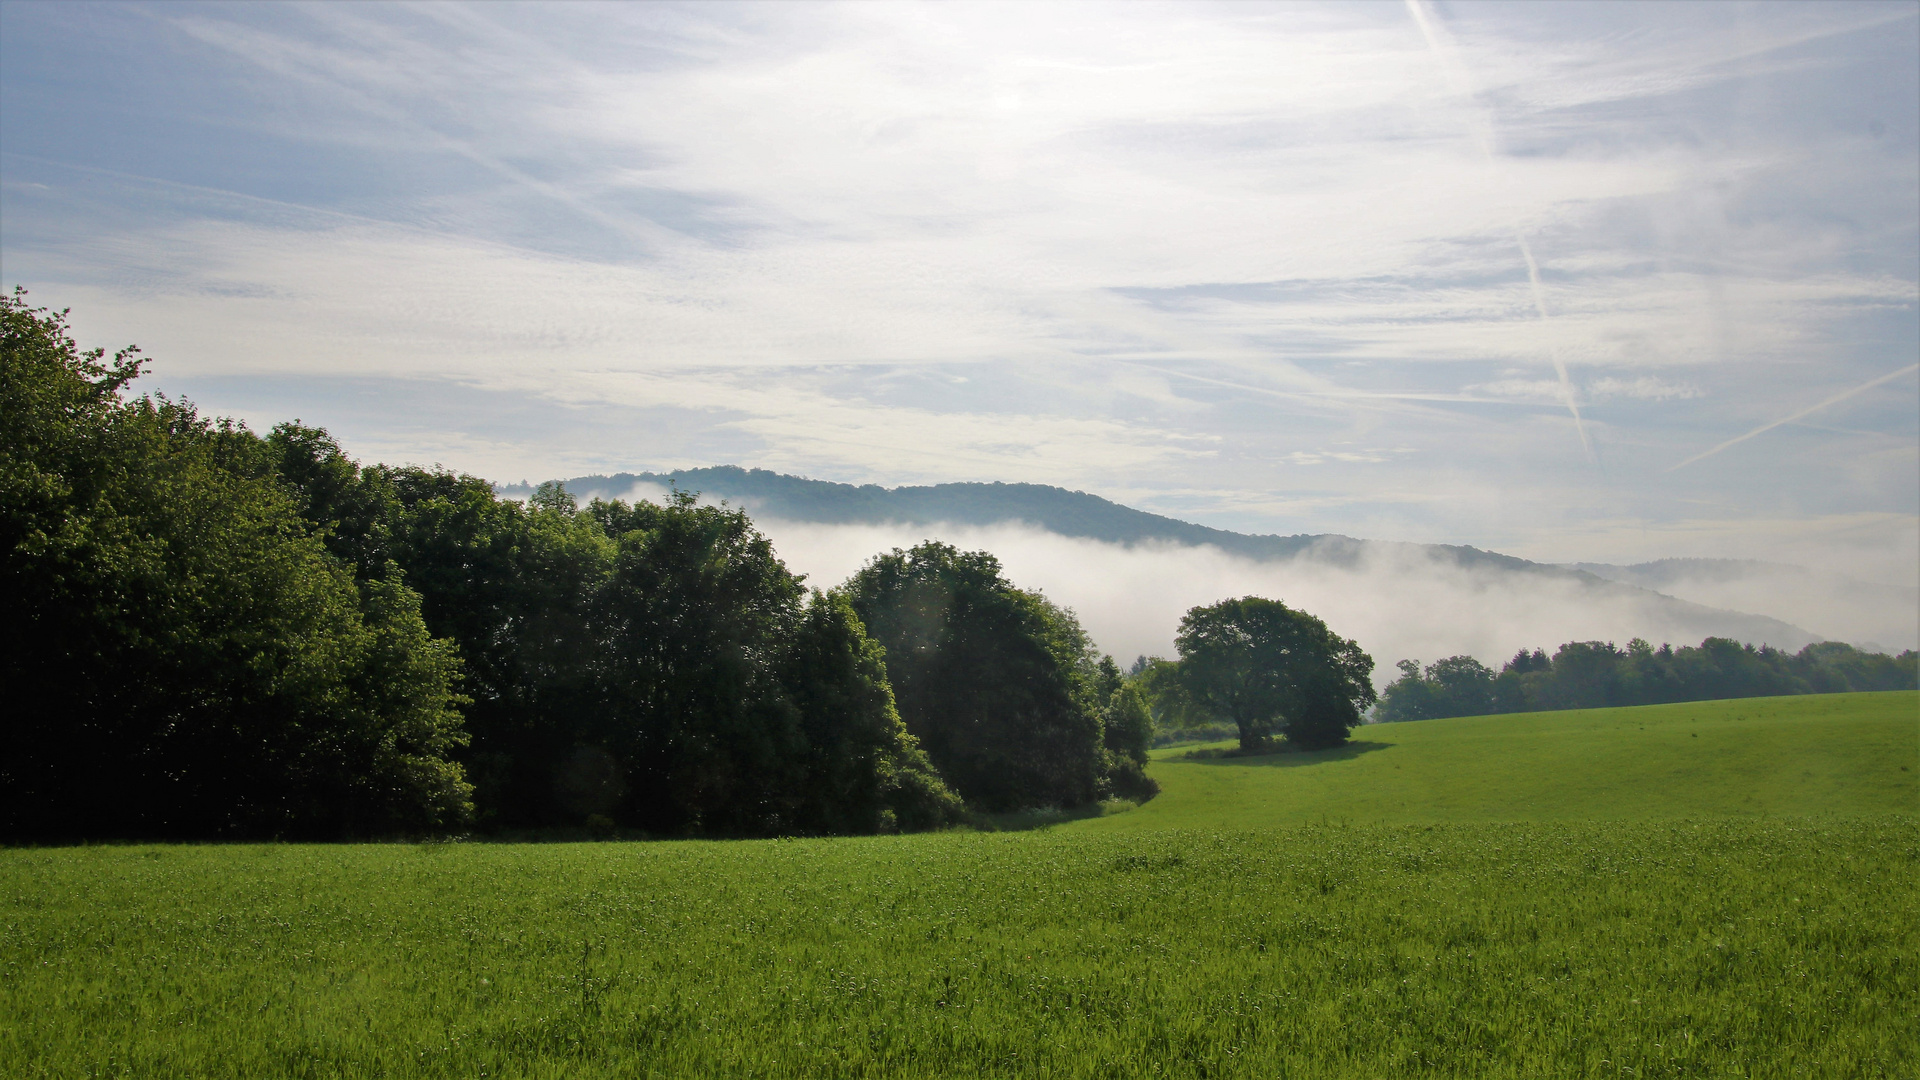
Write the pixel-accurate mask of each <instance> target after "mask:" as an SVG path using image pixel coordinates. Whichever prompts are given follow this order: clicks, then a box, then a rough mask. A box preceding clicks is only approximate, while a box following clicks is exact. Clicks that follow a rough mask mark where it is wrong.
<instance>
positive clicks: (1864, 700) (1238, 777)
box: [1072, 691, 1920, 832]
mask: <svg viewBox="0 0 1920 1080" xmlns="http://www.w3.org/2000/svg"><path fill="white" fill-rule="evenodd" d="M1917 734H1920V694H1916V693H1915V692H1913V691H1896V692H1891V693H1879V694H1824V695H1810V696H1804V697H1776V698H1745V699H1741V700H1735V701H1701V702H1686V703H1682V704H1677V705H1644V706H1637V707H1634V708H1625V709H1582V710H1576V711H1570V712H1550V713H1516V714H1513V715H1508V716H1475V717H1460V718H1455V719H1451V720H1425V721H1421V722H1419V723H1410V724H1374V725H1370V726H1366V727H1361V728H1357V729H1355V731H1354V738H1355V742H1354V743H1353V744H1352V745H1349V746H1347V747H1343V748H1341V749H1339V750H1332V751H1326V752H1323V753H1315V754H1274V755H1270V756H1266V757H1256V758H1212V759H1206V760H1193V759H1191V758H1189V757H1188V756H1187V755H1189V754H1190V753H1191V750H1190V749H1183V748H1173V749H1167V750H1160V751H1157V752H1156V753H1155V758H1156V760H1155V761H1154V763H1153V765H1152V767H1151V769H1150V770H1149V772H1150V774H1151V775H1152V776H1153V777H1154V778H1155V779H1157V780H1159V781H1160V784H1161V787H1162V788H1163V792H1164V793H1163V794H1162V795H1161V796H1160V797H1159V798H1157V799H1154V800H1153V801H1152V802H1149V803H1147V804H1146V805H1144V806H1142V807H1140V808H1139V809H1137V810H1132V811H1128V812H1126V813H1123V814H1117V815H1113V816H1110V817H1105V818H1098V819H1092V820H1087V821H1082V822H1076V823H1074V824H1073V826H1072V827H1073V828H1076V829H1094V830H1119V831H1126V832H1131V831H1144V830H1159V829H1174V828H1256V827H1273V826H1284V825H1298V824H1306V823H1313V822H1352V823H1378V824H1405V823H1424V822H1475V821H1567V820H1632V819H1659V818H1717V817H1736V818H1738V817H1756V818H1760V817H1783V816H1796V815H1871V814H1889V813H1897V814H1912V813H1915V812H1916V811H1920V786H1916V785H1917V784H1920V747H1917V746H1916V738H1915V737H1916V735H1917ZM1219 745H1222V746H1225V745H1227V744H1224V743H1223V744H1219Z"/></svg>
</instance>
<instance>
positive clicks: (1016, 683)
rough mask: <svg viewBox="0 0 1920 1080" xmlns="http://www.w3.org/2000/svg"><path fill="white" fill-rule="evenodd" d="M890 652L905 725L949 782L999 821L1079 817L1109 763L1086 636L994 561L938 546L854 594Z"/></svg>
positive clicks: (895, 564)
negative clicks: (1037, 809)
mask: <svg viewBox="0 0 1920 1080" xmlns="http://www.w3.org/2000/svg"><path fill="white" fill-rule="evenodd" d="M848 592H849V595H850V598H851V600H852V603H853V607H854V610H855V611H857V612H858V613H859V615H860V618H861V620H862V621H863V622H864V623H865V624H866V627H867V630H868V632H869V633H871V634H872V635H873V636H874V637H875V638H876V639H878V640H879V641H880V643H881V644H882V645H884V646H885V648H886V664H887V672H888V674H889V676H891V678H892V681H893V688H894V694H895V695H896V697H897V699H898V701H899V708H900V715H901V716H902V717H903V718H904V719H905V721H906V724H907V728H908V730H910V731H911V732H912V733H913V735H914V736H915V737H916V738H917V739H919V741H920V744H921V745H922V746H924V747H925V748H926V752H927V755H928V757H930V758H931V759H932V761H933V763H934V765H935V766H936V767H937V768H938V769H939V770H940V774H941V775H942V776H943V777H945V778H946V780H947V781H948V783H950V784H952V785H953V787H954V789H955V790H957V791H958V792H959V793H960V794H961V796H963V797H964V798H965V799H966V800H967V801H968V802H969V803H970V804H972V805H974V806H976V807H978V808H980V809H983V810H989V811H1000V810H1013V809H1019V808H1023V807H1034V806H1075V805H1080V804H1083V803H1087V802H1090V801H1092V800H1093V799H1095V798H1097V797H1099V796H1100V795H1101V794H1102V793H1103V788H1104V783H1103V782H1104V781H1105V779H1106V773H1107V771H1108V764H1109V758H1108V755H1107V753H1106V750H1105V747H1104V742H1105V730H1104V724H1103V722H1102V717H1101V716H1100V715H1099V712H1098V704H1099V703H1098V702H1096V701H1095V697H1096V693H1095V690H1094V687H1093V685H1092V683H1091V679H1092V675H1093V671H1092V667H1093V660H1092V657H1091V650H1090V649H1089V647H1088V643H1087V639H1086V635H1085V633H1084V632H1082V631H1081V630H1080V627H1079V624H1078V623H1077V622H1075V621H1074V620H1073V619H1072V617H1071V615H1070V614H1069V613H1067V612H1064V611H1061V610H1060V609H1059V608H1057V607H1055V606H1054V605H1052V604H1050V603H1048V602H1047V601H1046V599H1045V598H1044V597H1041V596H1039V595H1037V594H1035V593H1029V592H1025V591H1022V590H1020V589H1017V588H1015V587H1014V586H1013V585H1012V584H1010V583H1009V582H1008V581H1007V580H1006V578H1005V577H1003V576H1002V575H1001V572H1000V563H999V561H998V560H997V559H995V558H994V557H993V556H992V555H989V554H987V553H986V552H983V551H973V552H963V551H960V550H958V549H956V548H954V547H953V546H952V545H949V544H943V543H939V542H937V541H929V542H927V543H924V544H921V545H919V546H917V547H915V548H913V549H912V550H911V551H901V550H898V549H896V550H894V551H892V552H890V553H888V554H884V555H880V556H877V557H875V558H874V559H873V560H872V561H871V562H869V563H868V564H867V565H866V567H865V568H864V569H862V570H861V571H860V572H859V573H858V574H856V575H854V578H853V580H852V581H851V582H849V584H848Z"/></svg>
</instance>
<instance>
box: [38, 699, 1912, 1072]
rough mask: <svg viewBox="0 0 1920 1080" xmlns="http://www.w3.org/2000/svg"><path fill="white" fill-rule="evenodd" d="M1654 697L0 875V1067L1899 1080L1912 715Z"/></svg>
mask: <svg viewBox="0 0 1920 1080" xmlns="http://www.w3.org/2000/svg"><path fill="white" fill-rule="evenodd" d="M1795 702H1805V703H1807V704H1806V705H1805V707H1803V708H1799V709H1796V707H1795V704H1794V703H1795ZM1681 708H1685V707H1681ZM1693 708H1694V709H1695V710H1696V712H1695V713H1694V715H1693V716H1692V717H1690V718H1688V720H1689V721H1690V722H1692V723H1694V724H1696V725H1701V726H1700V727H1699V730H1698V731H1697V732H1696V731H1693V730H1690V729H1687V728H1685V727H1683V726H1681V721H1680V720H1679V719H1678V718H1670V719H1668V720H1664V721H1662V720H1656V719H1652V717H1653V716H1654V714H1653V713H1652V712H1650V711H1648V712H1645V713H1644V714H1641V712H1640V711H1620V712H1616V713H1615V714H1614V715H1613V716H1611V717H1608V716H1605V715H1603V714H1585V715H1584V718H1583V716H1582V714H1561V715H1559V716H1550V715H1545V714H1534V715H1532V716H1526V717H1514V718H1504V719H1500V720H1497V721H1496V720H1481V719H1476V720H1455V721H1429V722H1426V723H1424V724H1407V725H1395V726H1393V727H1391V728H1369V729H1365V730H1363V731H1362V732H1361V736H1362V738H1363V739H1365V740H1366V741H1368V742H1378V743H1383V744H1384V745H1385V748H1384V749H1379V750H1365V751H1363V752H1360V753H1357V754H1351V755H1347V756H1344V757H1343V756H1339V755H1334V756H1332V757H1329V758H1323V759H1321V760H1319V761H1306V760H1302V761H1299V762H1298V763H1289V764H1284V765H1282V764H1268V765H1264V766H1263V765H1259V764H1256V763H1254V762H1252V761H1242V762H1232V761H1228V762H1178V761H1162V762H1159V763H1157V764H1156V766H1155V775H1157V776H1159V777H1160V779H1161V781H1162V783H1163V784H1164V785H1165V787H1166V792H1165V794H1163V795H1162V796H1161V798H1160V799H1157V800H1155V801H1154V802H1151V803H1149V804H1147V805H1146V806H1143V807H1141V808H1139V809H1136V810H1132V811H1129V812H1126V813H1121V814H1115V815H1111V816H1107V817H1102V818H1097V819H1089V820H1084V821H1078V822H1072V823H1069V824H1065V825H1061V826H1059V827H1056V828H1051V829H1045V830H1039V831H1032V832H1024V833H950V834H940V835H930V836H914V837H875V838H864V839H854V840H793V841H756V842H735V843H726V842H675V843H650V844H627V843H605V844H553V845H507V844H480V843H472V844H422V845H407V844H385V845H378V844H374V845H353V846H346V845H343V846H308V845H261V846H188V845H181V846H159V847H131V846H129V847H87V848H67V849H16V850H8V851H0V1063H4V1064H0V1072H4V1073H5V1074H7V1075H10V1076H13V1075H17V1076H221V1077H227V1076H232V1077H249V1076H259V1077H280V1076H296V1077H297V1076H314V1077H320V1076H327V1077H333V1076H366V1077H375V1076H382V1077H410V1076H461V1077H477V1076H495V1077H497V1076H509V1077H511V1076H551V1077H561V1076H568V1077H573V1076H609V1077H611V1076H661V1077H668V1076H671V1077H691V1076H706V1075H737V1076H916V1075H938V1076H1035V1077H1039V1076H1050V1077H1066V1076H1086V1077H1134V1076H1140V1077H1154V1076H1182V1077H1184V1076H1193V1077H1200V1076H1208V1077H1213V1076H1248V1077H1256V1076H1257V1077H1274V1076H1300V1077H1323V1076H1324V1077H1380V1076H1386V1077H1390V1076H1488V1077H1507V1076H1512V1077H1541V1076H1596V1077H1598V1076H1606V1077H1618V1076H1633V1077H1651V1076H1889V1077H1894V1076H1900V1077H1910V1076H1913V1075H1915V1074H1916V1072H1920V1035H1916V1029H1915V1025H1914V1024H1913V1021H1912V1017H1913V1016H1914V1015H1917V1014H1920V884H1916V883H1917V882H1920V818H1917V816H1916V814H1915V813H1914V806H1913V796H1912V793H1913V790H1914V789H1913V787H1912V785H1911V781H1908V780H1903V779H1901V777H1906V776H1911V775H1912V771H1913V770H1914V769H1916V768H1920V760H1917V759H1920V699H1916V696H1915V695H1913V694H1907V695H1894V696H1888V695H1862V696H1858V697H1857V698H1855V699H1854V701H1853V702H1852V703H1851V704H1850V703H1849V702H1848V701H1845V700H1839V699H1831V698H1829V699H1817V698H1803V699H1786V700H1780V701H1770V702H1735V703H1722V704H1716V705H1713V706H1710V707H1709V706H1694V707H1693ZM1728 708H1731V709H1732V710H1733V715H1732V716H1728V717H1723V718H1722V719H1720V720H1719V721H1718V723H1719V724H1720V726H1721V727H1722V728H1724V729H1725V730H1726V732H1727V734H1725V735H1724V736H1716V737H1710V735H1709V731H1708V727H1707V725H1708V721H1707V720H1705V719H1702V718H1703V717H1707V716H1710V715H1717V713H1716V712H1714V710H1723V709H1728ZM1742 708H1745V709H1746V710H1747V711H1745V712H1742V711H1741V709H1742ZM1762 710H1764V712H1763V711H1762ZM1740 716H1745V717H1746V719H1738V718H1737V717H1740ZM1796 717H1797V719H1796ZM1876 717H1878V718H1879V719H1875V718H1876ZM1643 723H1644V727H1645V730H1644V731H1642V730H1641V727H1642V724H1643ZM1902 723H1904V725H1905V727H1904V728H1902V727H1901V726H1900V725H1901V724H1902ZM1498 724H1508V725H1512V726H1515V727H1516V728H1517V727H1520V726H1524V725H1535V726H1534V728H1533V729H1532V730H1530V731H1528V732H1526V733H1524V735H1525V736H1526V737H1523V733H1521V732H1518V731H1516V732H1515V733H1514V738H1512V739H1510V740H1505V741H1503V740H1501V739H1500V738H1498V737H1497V736H1498V734H1499V733H1498V731H1497V730H1495V728H1497V725H1498ZM1609 725H1611V726H1609ZM1796 725H1798V726H1797V728H1796ZM1449 728H1451V729H1452V730H1453V731H1454V732H1455V735H1454V736H1453V737H1451V738H1450V737H1449V735H1448V731H1449ZM1796 731H1797V732H1798V734H1795V732H1796ZM1740 732H1750V733H1752V739H1753V740H1754V741H1757V742H1762V743H1764V744H1765V745H1770V746H1773V747H1775V748H1776V749H1777V751H1778V753H1771V754H1770V753H1768V752H1763V751H1753V752H1748V750H1746V749H1744V743H1743V742H1742V741H1741V737H1740V735H1739V734H1738V733H1740ZM1903 732H1904V734H1903ZM1696 734H1697V736H1698V738H1697V739H1696V738H1695V735H1696ZM1528 738H1531V739H1533V740H1535V741H1537V742H1538V744H1539V745H1535V746H1532V747H1531V748H1529V744H1528ZM1716 739H1717V740H1718V741H1716ZM1680 740H1685V741H1684V742H1682V741H1680ZM1876 740H1879V741H1876ZM1636 741H1637V742H1638V744H1639V745H1638V751H1637V752H1635V748H1634V745H1633V744H1634V743H1635V742H1636ZM1696 746H1698V749H1696ZM1822 746H1824V747H1826V749H1820V747H1822ZM1848 746H1855V747H1856V749H1855V750H1848V749H1846V747H1848ZM1876 747H1877V748H1878V749H1876ZM1175 753H1178V751H1175ZM1701 754H1706V755H1709V756H1707V757H1705V758H1704V762H1703V761H1691V760H1676V759H1687V758H1693V757H1696V756H1698V755H1701ZM1306 757H1308V756H1306V755H1301V756H1300V758H1302V759H1304V758H1306ZM1515 759H1518V760H1517V761H1516V760H1515ZM1554 762H1558V763H1559V765H1558V766H1556V765H1554V764H1552V763H1554ZM1714 762H1718V763H1719V764H1718V765H1714V764H1713V763H1714ZM1848 762H1854V763H1856V764H1858V765H1860V766H1861V767H1862V768H1861V771H1859V772H1858V774H1857V778H1854V779H1850V776H1852V775H1853V774H1850V773H1849V772H1848V770H1849V769H1850V768H1852V766H1850V765H1848V764H1847V763H1848ZM1887 762H1891V764H1890V765H1887V764H1886V763H1887ZM1395 764H1397V765H1398V766H1399V768H1398V769H1395V768H1394V767H1393V766H1394V765H1395ZM1901 765H1906V766H1907V767H1908V772H1906V773H1901V772H1900V766H1901ZM1561 766H1577V767H1579V769H1580V770H1581V776H1580V778H1577V779H1575V778H1569V779H1565V780H1563V781H1562V782H1560V783H1555V782H1554V778H1553V777H1552V776H1550V775H1543V774H1544V773H1549V772H1551V771H1552V770H1553V769H1554V768H1558V767H1561ZM1884 768H1890V769H1891V770H1892V772H1893V774H1895V775H1892V776H1882V771H1884ZM1608 770H1614V773H1613V775H1614V776H1615V778H1616V780H1615V784H1614V789H1613V795H1612V796H1611V797H1610V798H1609V797H1607V796H1606V795H1605V794H1604V793H1603V792H1602V790H1601V786H1600V785H1602V782H1603V779H1604V777H1605V776H1606V775H1607V774H1608ZM1621 770H1625V771H1621ZM1636 770H1637V771H1636ZM1688 770H1694V771H1688ZM1395 773H1400V774H1407V775H1404V776H1401V777H1399V778H1396V777H1394V775H1393V774H1395ZM1803 774H1811V775H1803ZM1676 776H1686V777H1688V778H1689V780H1688V783H1689V785H1690V786H1691V787H1693V788H1696V789H1699V791H1696V792H1694V793H1692V794H1686V793H1675V792H1673V791H1671V790H1666V793H1665V794H1660V795H1658V796H1657V797H1656V796H1654V795H1646V794H1645V789H1647V788H1649V787H1650V786H1654V782H1655V781H1661V782H1663V783H1664V782H1665V781H1667V780H1668V779H1670V778H1673V777H1676ZM1501 784H1507V785H1518V786H1519V787H1520V788H1521V789H1522V790H1523V791H1525V792H1531V794H1528V795H1525V796H1524V797H1522V796H1521V795H1516V794H1513V793H1512V792H1508V793H1504V794H1503V793H1502V792H1500V791H1499V790H1495V789H1497V788H1499V786H1500V785H1501ZM1903 784H1904V785H1905V786H1902V785H1903ZM1316 785H1317V786H1316ZM1663 790H1664V789H1663ZM1710 791H1717V792H1719V793H1720V794H1719V795H1718V796H1715V797H1711V798H1710V797H1709V796H1708V795H1705V794H1701V793H1700V792H1710ZM1822 792H1824V795H1821V794H1820V793H1822ZM1747 795H1753V797H1754V798H1755V799H1756V800H1757V803H1754V804H1750V803H1748V802H1746V801H1745V798H1746V796H1747ZM1821 799H1825V800H1826V802H1824V803H1822V802H1821ZM1316 802H1318V803H1321V804H1323V805H1326V806H1329V807H1331V808H1332V809H1329V810H1327V811H1325V812H1324V813H1322V812H1320V811H1316V810H1315V808H1314V804H1315V803H1316ZM1763 813H1764V814H1765V815H1766V816H1764V817H1763V816H1761V815H1762V814H1763ZM1674 814H1677V815H1682V816H1681V817H1668V816H1667V815H1674ZM1582 816H1586V817H1588V818H1591V819H1592V820H1574V819H1577V818H1580V817H1582ZM1323 817H1324V819H1325V821H1324V823H1321V822H1320V820H1319V819H1320V818H1323ZM1662 818H1665V819H1664V820H1662ZM1347 822H1352V823H1354V824H1343V823H1347ZM1383 822H1384V823H1383Z"/></svg>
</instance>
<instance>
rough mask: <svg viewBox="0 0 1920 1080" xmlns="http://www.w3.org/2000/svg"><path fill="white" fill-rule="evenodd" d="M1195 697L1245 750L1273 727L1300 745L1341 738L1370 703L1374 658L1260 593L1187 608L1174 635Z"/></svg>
mask: <svg viewBox="0 0 1920 1080" xmlns="http://www.w3.org/2000/svg"><path fill="white" fill-rule="evenodd" d="M1175 643H1176V645H1177V646H1178V648H1179V650H1180V674H1181V680H1182V682H1183V683H1184V684H1185V685H1186V688H1187V691H1188V693H1189V694H1190V695H1191V696H1192V698H1193V700H1194V701H1195V702H1196V703H1197V704H1199V705H1201V706H1202V707H1203V708H1206V709H1207V710H1209V711H1211V712H1212V713H1214V714H1215V715H1217V716H1220V717H1222V718H1224V719H1226V720H1229V721H1231V722H1232V723H1233V724H1234V726H1235V727H1236V728H1237V729H1238V731H1239V734H1240V748H1241V751H1242V752H1245V753H1251V752H1254V751H1256V750H1258V749H1260V748H1261V747H1262V746H1263V745H1264V744H1265V742H1266V740H1267V739H1268V738H1269V737H1270V736H1271V735H1272V734H1273V732H1274V730H1275V728H1276V727H1277V728H1278V729H1279V730H1280V732H1281V733H1282V734H1284V735H1285V736H1286V738H1287V741H1288V742H1289V743H1291V744H1292V745H1294V746H1298V747H1300V748H1302V749H1308V750H1316V749H1322V748H1325V747H1330V746H1338V745H1340V744H1341V743H1343V742H1345V741H1346V739H1347V733H1348V732H1350V731H1352V730H1353V727H1354V725H1356V724H1358V723H1359V722H1360V713H1361V710H1363V709H1365V708H1366V707H1368V706H1369V705H1371V704H1373V701H1374V691H1373V683H1372V682H1371V680H1370V676H1371V675H1372V672H1373V658H1372V657H1370V656H1368V655H1367V654H1366V653H1365V652H1363V651H1362V650H1361V648H1360V646H1359V645H1358V644H1357V643H1356V642H1353V641H1350V640H1348V639H1346V638H1342V637H1340V636H1339V635H1337V634H1335V633H1334V632H1333V631H1331V630H1329V629H1328V628H1327V624H1326V623H1324V622H1321V621H1320V620H1319V619H1317V618H1315V617H1313V616H1312V615H1309V614H1307V613H1306V612H1304V611H1299V610H1296V609H1294V608H1290V607H1288V606H1287V605H1286V604H1284V603H1281V602H1280V601H1278V600H1267V599H1263V598H1261V597H1257V596H1248V597H1243V598H1241V599H1238V600H1222V601H1221V602H1219V603H1217V604H1213V605H1211V606H1208V607H1196V608H1193V609H1191V610H1189V611H1188V612H1187V614H1186V616H1185V617H1184V618H1182V619H1181V620H1180V631H1179V634H1178V636H1177V637H1176V639H1175Z"/></svg>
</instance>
